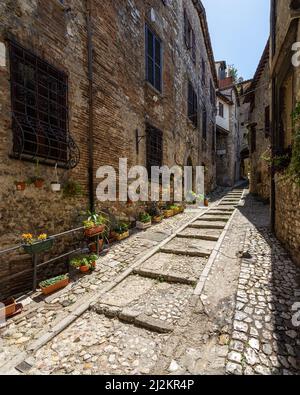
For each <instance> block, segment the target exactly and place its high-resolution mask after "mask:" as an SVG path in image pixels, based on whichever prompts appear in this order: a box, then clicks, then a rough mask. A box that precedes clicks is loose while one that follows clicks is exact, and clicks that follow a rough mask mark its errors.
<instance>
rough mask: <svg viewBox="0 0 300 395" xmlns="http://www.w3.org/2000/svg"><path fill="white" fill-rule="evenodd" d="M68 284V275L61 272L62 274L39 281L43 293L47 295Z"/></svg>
mask: <svg viewBox="0 0 300 395" xmlns="http://www.w3.org/2000/svg"><path fill="white" fill-rule="evenodd" d="M68 284H69V276H68V275H67V274H63V275H62V276H57V277H53V278H50V279H49V280H45V281H42V282H40V284H39V286H40V288H41V290H42V292H43V294H44V295H49V294H51V293H53V292H55V291H57V290H59V289H61V288H64V287H66V286H67V285H68Z"/></svg>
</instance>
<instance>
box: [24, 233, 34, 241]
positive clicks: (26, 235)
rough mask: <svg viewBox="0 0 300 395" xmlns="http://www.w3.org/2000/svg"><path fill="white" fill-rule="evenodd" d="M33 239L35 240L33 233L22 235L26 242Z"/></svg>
mask: <svg viewBox="0 0 300 395" xmlns="http://www.w3.org/2000/svg"><path fill="white" fill-rule="evenodd" d="M32 238H33V236H32V234H31V233H24V234H23V235H22V239H24V240H31V239H32Z"/></svg>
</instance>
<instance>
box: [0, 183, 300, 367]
mask: <svg viewBox="0 0 300 395" xmlns="http://www.w3.org/2000/svg"><path fill="white" fill-rule="evenodd" d="M299 276H300V271H299V270H298V271H297V269H296V266H295V265H294V264H293V262H292V261H291V260H290V258H289V256H288V254H287V253H286V251H285V250H284V249H283V248H282V247H281V245H280V244H279V242H278V241H277V240H276V238H275V237H274V236H273V235H272V233H271V232H270V230H269V207H268V206H267V205H265V204H263V203H261V202H259V201H258V200H256V199H255V198H254V197H253V196H251V195H249V194H248V191H247V190H243V189H234V190H232V191H229V192H228V193H227V194H226V195H225V196H224V197H223V198H222V199H220V200H217V201H216V202H215V203H213V204H212V205H211V206H210V208H209V209H208V210H203V209H202V210H187V211H186V213H184V214H181V215H179V216H177V217H174V218H171V219H169V220H166V221H165V222H164V223H163V224H160V225H157V226H155V227H152V228H151V229H149V230H147V231H145V232H141V233H138V234H136V235H135V236H132V237H131V238H130V239H128V240H125V241H123V242H121V243H120V244H118V245H117V246H115V247H114V248H113V249H112V250H111V251H110V252H109V253H108V254H107V255H106V256H104V257H101V258H100V260H99V262H98V269H97V270H96V272H94V273H92V274H91V275H90V276H87V277H83V278H82V279H79V280H78V281H77V282H74V283H71V284H70V285H69V287H68V288H67V289H64V290H63V291H60V293H59V294H55V295H54V296H49V297H47V298H46V299H45V300H43V301H42V300H38V299H37V300H36V301H34V300H33V301H32V303H30V304H29V305H28V306H27V307H26V309H25V311H24V313H23V314H22V315H21V316H18V317H16V318H15V319H13V320H12V321H10V324H9V325H8V326H7V327H5V328H3V329H2V330H1V343H0V349H1V361H0V370H1V371H2V372H6V373H9V372H10V373H18V374H170V375H173V374H176V375H177V374H224V373H227V374H238V375H239V374H245V375H248V374H299V371H300V367H299V356H300V333H299V327H297V320H295V319H293V315H295V313H296V311H294V310H293V308H294V306H295V305H296V303H297V300H299V296H300V284H299V281H300V277H299Z"/></svg>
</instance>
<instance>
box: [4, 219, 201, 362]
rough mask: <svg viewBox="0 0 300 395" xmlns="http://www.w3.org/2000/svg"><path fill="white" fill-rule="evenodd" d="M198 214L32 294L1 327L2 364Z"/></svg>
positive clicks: (117, 247) (115, 248)
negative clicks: (58, 286) (49, 290)
mask: <svg viewBox="0 0 300 395" xmlns="http://www.w3.org/2000/svg"><path fill="white" fill-rule="evenodd" d="M198 214H199V212H198V213H197V212H188V211H187V212H185V213H184V214H181V215H178V216H176V217H173V218H170V219H166V220H164V221H163V223H161V224H158V225H155V226H153V227H151V228H150V229H148V230H147V231H146V232H139V233H135V234H133V235H132V236H131V237H130V238H129V239H126V240H124V241H123V242H121V243H117V244H114V245H112V246H111V248H110V250H109V252H108V253H106V255H104V256H102V257H101V258H100V260H99V263H98V265H97V269H96V271H95V272H93V273H92V274H90V275H76V274H74V275H73V276H72V282H71V284H70V285H69V286H68V287H67V288H65V289H64V290H62V291H60V292H57V293H56V294H54V296H50V297H47V298H46V299H43V298H41V297H40V296H39V294H36V295H31V297H30V299H29V301H30V302H31V303H30V304H28V305H26V306H25V309H24V312H23V313H22V314H21V315H19V316H16V317H15V318H14V319H12V320H9V321H8V323H7V324H8V325H7V326H6V327H5V328H2V329H0V336H1V337H0V368H1V366H2V365H3V364H4V363H5V362H7V360H8V359H9V358H12V357H13V356H15V355H18V353H20V352H22V351H24V350H25V349H26V347H27V345H28V344H29V343H30V342H31V341H33V340H36V339H38V338H39V337H40V336H41V335H42V334H43V333H44V332H46V331H47V330H48V329H49V328H51V327H53V326H55V325H56V324H57V323H58V322H59V321H61V320H63V319H64V318H65V317H66V316H67V315H68V314H69V313H70V311H71V310H72V309H75V308H76V306H77V305H80V304H81V303H82V302H83V301H85V300H87V299H88V298H90V297H92V295H93V294H95V292H97V291H99V290H101V288H103V287H105V286H106V285H108V284H110V283H111V281H113V280H114V279H115V278H116V277H117V276H118V275H119V274H121V273H122V272H124V271H125V270H126V269H127V268H128V267H129V266H130V265H131V264H133V263H134V262H135V261H137V260H138V259H139V258H141V257H142V256H143V255H144V254H146V253H147V252H148V251H149V249H150V248H153V247H154V246H156V245H157V244H158V243H159V242H160V241H161V240H163V239H164V238H167V237H168V236H169V235H171V234H172V233H173V232H174V231H175V229H177V228H180V227H181V226H183V225H184V224H186V223H187V222H189V221H190V220H191V219H192V218H193V217H195V216H196V215H198Z"/></svg>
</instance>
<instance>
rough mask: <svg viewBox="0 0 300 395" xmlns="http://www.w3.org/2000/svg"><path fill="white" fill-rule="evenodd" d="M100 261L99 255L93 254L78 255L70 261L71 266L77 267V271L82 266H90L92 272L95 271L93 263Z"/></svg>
mask: <svg viewBox="0 0 300 395" xmlns="http://www.w3.org/2000/svg"><path fill="white" fill-rule="evenodd" d="M98 259H99V257H98V255H96V254H91V255H78V256H77V257H74V258H72V259H71V261H70V265H71V266H73V267H75V268H76V269H78V268H80V267H82V266H88V267H89V269H90V270H93V269H94V266H93V263H94V262H96V261H97V260H98Z"/></svg>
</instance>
